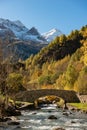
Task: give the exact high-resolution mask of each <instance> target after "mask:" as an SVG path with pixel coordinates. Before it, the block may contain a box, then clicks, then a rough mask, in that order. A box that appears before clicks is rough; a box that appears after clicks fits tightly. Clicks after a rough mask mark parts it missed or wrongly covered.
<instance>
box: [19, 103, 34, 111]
mask: <svg viewBox="0 0 87 130" xmlns="http://www.w3.org/2000/svg"><path fill="white" fill-rule="evenodd" d="M28 109H29V110H35V106H34V104H24V105H23V106H21V107H19V110H28Z"/></svg>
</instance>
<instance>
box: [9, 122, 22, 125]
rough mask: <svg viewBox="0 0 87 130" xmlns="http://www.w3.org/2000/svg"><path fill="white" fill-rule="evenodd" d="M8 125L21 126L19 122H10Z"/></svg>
mask: <svg viewBox="0 0 87 130" xmlns="http://www.w3.org/2000/svg"><path fill="white" fill-rule="evenodd" d="M8 125H20V123H19V122H17V121H11V122H8Z"/></svg>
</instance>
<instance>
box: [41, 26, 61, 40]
mask: <svg viewBox="0 0 87 130" xmlns="http://www.w3.org/2000/svg"><path fill="white" fill-rule="evenodd" d="M60 35H62V32H61V31H60V30H58V29H56V28H53V29H52V30H50V31H49V32H46V33H44V34H42V36H43V37H44V38H45V39H46V40H47V41H48V42H51V41H52V40H53V39H54V38H55V37H57V36H60Z"/></svg>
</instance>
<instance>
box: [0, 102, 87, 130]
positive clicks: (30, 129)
mask: <svg viewBox="0 0 87 130" xmlns="http://www.w3.org/2000/svg"><path fill="white" fill-rule="evenodd" d="M63 113H64V112H63V110H62V109H61V108H56V105H55V104H50V105H47V106H44V107H42V108H41V109H40V110H35V111H29V110H27V111H22V115H21V116H19V117H17V121H18V122H20V126H18V127H17V126H9V127H5V128H4V127H3V128H0V130H55V129H56V128H63V129H64V130H87V115H86V114H82V113H81V112H71V111H69V110H67V111H66V112H65V113H67V115H63ZM51 115H54V116H55V117H56V118H57V119H48V117H49V116H51Z"/></svg>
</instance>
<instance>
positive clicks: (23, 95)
mask: <svg viewBox="0 0 87 130" xmlns="http://www.w3.org/2000/svg"><path fill="white" fill-rule="evenodd" d="M47 95H55V96H58V97H61V98H63V99H64V100H66V102H80V100H79V98H78V96H77V94H76V92H75V91H68V90H57V89H41V90H31V91H24V92H20V93H18V94H16V96H15V99H16V100H19V101H27V102H34V101H35V100H36V99H38V98H40V97H43V96H47Z"/></svg>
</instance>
